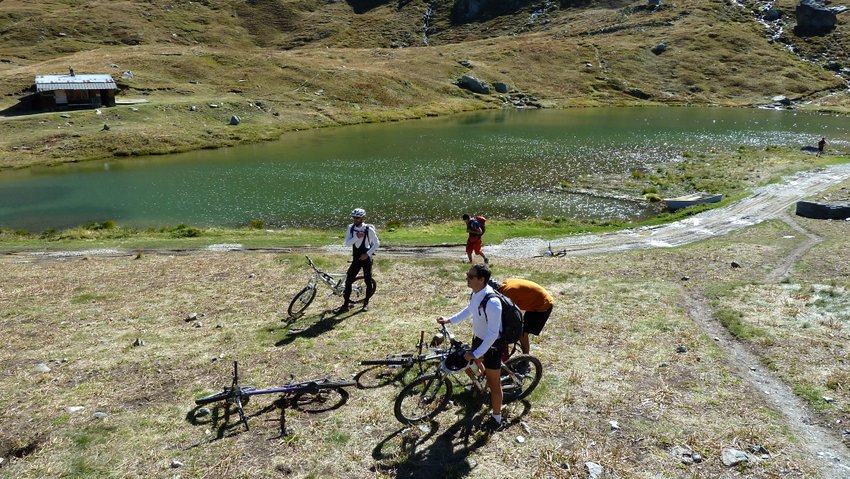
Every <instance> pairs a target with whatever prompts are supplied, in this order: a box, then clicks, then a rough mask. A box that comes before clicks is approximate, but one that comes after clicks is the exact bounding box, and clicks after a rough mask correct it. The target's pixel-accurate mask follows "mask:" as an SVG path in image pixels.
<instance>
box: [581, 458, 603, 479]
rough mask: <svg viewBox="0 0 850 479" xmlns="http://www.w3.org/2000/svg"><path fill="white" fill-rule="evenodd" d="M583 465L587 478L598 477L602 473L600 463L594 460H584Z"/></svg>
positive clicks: (593, 478)
mask: <svg viewBox="0 0 850 479" xmlns="http://www.w3.org/2000/svg"><path fill="white" fill-rule="evenodd" d="M584 467H585V469H587V474H588V476H587V477H588V479H598V478H600V477H602V473H603V472H604V471H605V469H603V468H602V466H601V465H600V464H597V463H595V462H585V463H584Z"/></svg>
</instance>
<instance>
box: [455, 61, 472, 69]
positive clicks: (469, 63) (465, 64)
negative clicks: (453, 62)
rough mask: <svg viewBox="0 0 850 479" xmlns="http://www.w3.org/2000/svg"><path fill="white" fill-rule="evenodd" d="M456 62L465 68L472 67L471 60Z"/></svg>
mask: <svg viewBox="0 0 850 479" xmlns="http://www.w3.org/2000/svg"><path fill="white" fill-rule="evenodd" d="M458 63H460V64H461V65H462V66H465V67H466V68H472V62H471V61H469V60H458Z"/></svg>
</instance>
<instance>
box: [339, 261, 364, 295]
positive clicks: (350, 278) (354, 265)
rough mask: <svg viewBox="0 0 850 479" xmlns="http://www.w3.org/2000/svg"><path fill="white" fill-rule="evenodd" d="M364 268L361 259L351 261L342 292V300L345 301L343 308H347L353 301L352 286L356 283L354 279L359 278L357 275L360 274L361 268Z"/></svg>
mask: <svg viewBox="0 0 850 479" xmlns="http://www.w3.org/2000/svg"><path fill="white" fill-rule="evenodd" d="M362 267H363V265H362V264H361V263H360V258H354V259H352V260H351V264H350V265H349V266H348V272H346V274H345V289H344V290H343V292H342V298H343V299H344V300H345V303H344V304H343V306H347V305H348V303H349V302H350V301H351V285H352V284H353V283H354V278H356V277H357V273H359V272H360V268H362Z"/></svg>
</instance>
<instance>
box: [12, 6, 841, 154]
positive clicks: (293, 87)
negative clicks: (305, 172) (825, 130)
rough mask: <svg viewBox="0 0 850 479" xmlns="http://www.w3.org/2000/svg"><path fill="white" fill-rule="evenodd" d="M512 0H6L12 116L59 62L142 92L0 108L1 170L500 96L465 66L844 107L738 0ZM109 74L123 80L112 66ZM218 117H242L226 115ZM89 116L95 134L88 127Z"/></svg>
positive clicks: (829, 46) (544, 86)
mask: <svg viewBox="0 0 850 479" xmlns="http://www.w3.org/2000/svg"><path fill="white" fill-rule="evenodd" d="M744 3H746V2H744ZM781 3H783V2H777V4H781ZM785 3H793V2H785ZM833 3H834V4H840V3H842V2H833ZM845 3H848V4H850V2H845ZM514 4H516V5H520V6H521V8H515V9H513V10H511V9H508V10H507V11H505V9H499V10H498V11H497V12H492V11H485V12H483V13H482V14H481V17H480V18H479V19H477V20H475V21H465V22H460V21H458V20H457V19H456V18H454V17H453V2H450V1H436V2H425V1H417V0H411V1H408V2H403V1H399V2H395V1H393V2H380V1H374V2H363V1H360V2H358V1H354V0H350V1H348V2H342V1H338V2H319V1H309V0H302V1H253V2H242V1H228V0H219V1H215V0H208V1H200V2H196V1H159V0H150V1H144V2H142V1H107V0H88V1H86V0H78V1H45V2H38V4H37V5H36V4H34V3H32V2H27V1H22V0H6V1H3V2H0V25H2V33H3V35H2V36H0V51H2V52H3V58H0V92H2V94H3V95H2V98H0V110H5V112H6V113H7V114H10V113H13V110H11V108H12V107H14V106H15V105H16V104H17V102H18V99H19V98H20V97H21V96H22V95H23V94H24V93H26V91H27V89H28V88H30V87H31V85H32V82H33V78H34V76H35V75H37V74H44V73H63V72H65V71H67V69H68V67H69V66H72V67H73V68H74V69H75V71H77V72H79V73H94V72H107V73H112V74H113V76H114V77H115V78H116V79H117V80H118V82H119V84H120V86H121V89H122V90H121V93H120V95H119V97H118V98H119V100H120V99H130V98H141V99H146V100H148V103H147V104H144V105H139V106H136V107H135V108H138V111H131V110H129V109H128V107H126V106H118V107H115V108H109V109H104V110H103V115H96V114H95V113H94V112H92V111H80V112H75V113H73V114H72V118H71V119H67V118H61V117H60V116H59V113H45V114H38V115H27V116H9V117H7V118H3V119H2V120H0V121H3V126H4V128H3V133H2V134H0V168H9V167H24V166H28V165H33V164H50V163H56V162H64V161H79V160H86V159H92V158H103V157H111V156H125V155H140V154H149V153H167V152H173V151H184V150H190V149H197V148H211V147H218V146H222V145H231V144H236V143H242V142H252V141H261V140H266V139H273V138H276V137H278V136H279V135H280V134H281V133H282V132H284V131H290V130H294V129H301V128H311V127H317V126H326V125H339V124H351V123H359V122H374V121H387V120H394V119H401V118H417V117H422V116H427V115H443V114H448V113H452V112H458V111H464V110H471V109H483V108H499V107H502V106H504V105H505V103H506V100H507V95H477V94H472V93H470V92H467V91H465V90H461V89H460V88H458V87H456V86H455V85H454V84H453V81H454V80H456V79H457V78H458V77H460V76H461V75H462V74H471V75H474V76H477V77H479V78H482V79H484V80H487V81H490V82H494V81H504V82H506V83H508V84H509V85H511V86H512V87H513V88H514V89H515V91H516V92H521V93H525V94H530V95H533V96H535V97H537V98H538V99H539V102H540V103H541V104H542V105H543V106H547V107H569V106H593V105H631V104H647V103H649V104H667V103H676V104H683V103H687V104H692V103H697V104H718V105H759V104H769V103H770V102H771V100H770V98H771V97H773V96H775V95H786V96H788V97H789V98H792V99H795V100H805V101H806V102H809V101H811V102H812V103H810V104H807V106H806V107H808V108H818V105H821V104H822V105H824V106H825V107H828V108H833V109H839V110H842V109H846V106H847V105H848V104H850V102H848V100H847V95H846V93H845V91H844V90H846V86H845V83H844V81H843V80H842V79H840V78H837V77H836V76H835V73H834V72H832V71H828V70H825V69H824V68H823V66H822V65H821V64H820V63H818V62H809V61H803V60H801V58H800V57H798V56H797V55H795V54H793V53H791V52H790V51H789V49H788V48H787V47H786V46H785V45H784V44H782V43H779V42H771V41H770V38H769V36H768V34H767V32H766V30H765V28H764V27H763V26H762V25H761V24H759V23H757V22H756V17H755V16H754V14H753V11H752V9H751V8H746V7H744V6H740V5H736V4H732V5H730V4H729V3H728V2H725V1H696V0H685V1H679V2H675V4H673V3H672V2H671V3H670V4H669V5H667V4H665V6H664V7H663V8H661V9H659V10H655V11H653V10H649V9H647V8H644V3H643V2H615V1H606V2H593V1H591V2H566V1H565V2H561V3H560V4H558V3H553V4H546V5H548V6H545V5H544V4H543V3H542V2H519V3H517V2H514ZM573 4H580V5H578V6H574V5H573ZM429 6H430V7H431V10H430V12H432V13H431V14H430V15H428V17H427V21H426V16H425V14H426V12H428V11H429V10H428V8H429ZM783 8H785V9H786V10H788V11H789V12H790V11H791V10H792V7H790V6H787V5H786V6H784V7H783ZM497 13H498V14H497ZM792 20H793V19H792ZM839 20H840V22H841V24H840V25H839V27H838V29H836V31H835V32H833V33H832V34H830V35H829V36H827V37H817V38H796V37H794V36H793V33H787V34H786V36H787V37H788V38H789V41H792V42H795V45H796V44H799V45H800V47H799V48H798V51H801V52H804V53H806V54H810V55H817V56H820V57H830V58H831V57H832V56H835V57H836V58H840V55H838V53H836V52H841V51H845V52H846V49H845V50H841V48H844V46H845V41H846V40H845V38H846V36H847V35H846V34H845V31H846V29H847V26H846V15H845V16H839ZM791 26H793V21H791V23H790V24H789V27H788V28H787V30H788V31H789V32H790V30H791V28H790V27H791ZM659 43H664V44H666V45H667V47H668V48H667V50H665V51H664V52H663V53H661V54H658V55H656V54H654V53H652V51H651V48H652V47H653V46H655V45H657V44H659ZM392 47H397V48H392ZM804 47H805V48H804ZM461 60H466V61H468V62H469V64H470V66H469V67H466V66H463V65H461V64H460V63H458V62H459V61H461ZM124 71H131V72H132V73H133V79H122V78H121V73H122V72H124ZM210 103H216V104H220V107H219V108H210V107H208V106H207V105H208V104H210ZM192 105H195V106H197V109H196V110H197V111H191V110H190V107H191V106H192ZM233 114H236V115H239V116H240V117H242V120H243V122H242V124H241V125H239V126H237V127H233V126H228V125H227V121H228V119H229V118H230V115H233ZM104 123H107V124H109V125H110V127H111V130H110V131H109V132H102V131H100V130H101V129H102V126H103V124H104ZM16 147H17V148H16ZM21 147H23V148H21Z"/></svg>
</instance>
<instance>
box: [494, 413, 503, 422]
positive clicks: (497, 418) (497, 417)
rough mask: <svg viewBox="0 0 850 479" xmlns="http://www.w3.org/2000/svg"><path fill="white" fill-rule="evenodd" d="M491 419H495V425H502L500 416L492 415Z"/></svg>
mask: <svg viewBox="0 0 850 479" xmlns="http://www.w3.org/2000/svg"><path fill="white" fill-rule="evenodd" d="M493 419H495V420H496V422H497V423H499V424H502V415H501V414H493Z"/></svg>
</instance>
